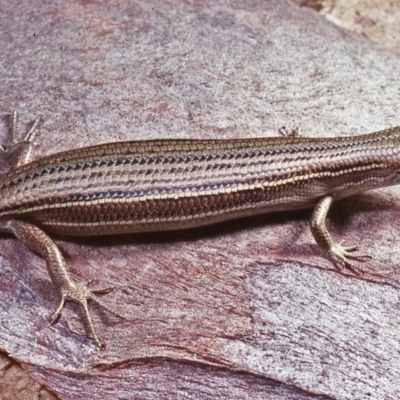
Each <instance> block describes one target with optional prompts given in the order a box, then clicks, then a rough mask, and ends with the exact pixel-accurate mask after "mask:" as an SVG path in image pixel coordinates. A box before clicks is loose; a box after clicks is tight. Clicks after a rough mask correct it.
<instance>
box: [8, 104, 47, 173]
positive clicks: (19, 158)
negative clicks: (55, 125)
mask: <svg viewBox="0 0 400 400" xmlns="http://www.w3.org/2000/svg"><path fill="white" fill-rule="evenodd" d="M17 124H18V115H17V112H16V111H13V112H12V114H11V124H10V135H11V143H10V146H9V147H7V148H5V147H4V146H1V145H0V151H2V152H3V153H4V157H5V159H6V160H7V161H8V163H9V165H10V169H13V168H16V167H19V166H20V165H24V164H27V163H29V162H31V161H32V158H33V152H34V143H33V140H34V139H35V137H36V135H37V134H38V133H39V130H38V126H39V124H40V117H37V118H36V119H35V121H34V122H33V124H32V127H31V129H30V130H29V131H28V132H27V134H26V135H25V138H24V139H23V140H21V141H19V140H18V139H17Z"/></svg>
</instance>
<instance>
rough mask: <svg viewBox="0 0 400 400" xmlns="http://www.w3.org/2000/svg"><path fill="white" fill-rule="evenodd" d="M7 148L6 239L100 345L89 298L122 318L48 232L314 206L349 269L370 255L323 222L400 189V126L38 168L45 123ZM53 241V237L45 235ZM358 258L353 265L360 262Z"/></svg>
mask: <svg viewBox="0 0 400 400" xmlns="http://www.w3.org/2000/svg"><path fill="white" fill-rule="evenodd" d="M16 122H17V115H16V112H14V113H13V114H12V117H11V135H12V143H11V145H10V147H9V148H8V149H4V148H3V149H2V152H3V163H2V169H3V174H2V175H1V176H0V230H1V231H3V232H9V233H12V234H13V235H15V237H16V238H17V239H18V240H20V241H21V242H22V243H23V244H24V245H26V246H27V247H28V248H29V249H31V250H32V251H34V252H36V253H38V254H40V255H41V256H42V257H43V258H44V259H45V260H46V264H47V269H48V272H49V275H50V277H51V279H52V281H53V283H54V285H55V287H56V289H57V291H58V292H59V295H60V297H61V302H60V305H59V307H58V308H57V310H56V311H55V313H54V314H53V316H52V318H51V320H52V321H55V320H56V319H57V317H58V316H59V315H60V313H61V311H62V308H63V306H64V303H65V301H66V300H72V301H75V302H78V303H80V304H81V305H82V307H83V309H84V312H85V316H86V320H87V323H88V326H89V330H90V334H91V336H92V337H93V339H94V341H95V342H96V344H97V345H98V346H99V347H101V346H102V342H101V340H100V338H99V337H98V335H97V333H96V331H95V329H94V326H93V322H92V319H91V317H90V314H89V311H88V306H87V301H88V300H93V301H96V302H98V303H99V304H100V305H102V306H103V307H105V308H106V309H107V310H108V311H110V312H112V313H113V314H115V315H119V314H118V313H117V312H115V311H113V310H111V309H110V308H109V307H107V306H106V305H105V304H104V303H103V302H102V301H101V300H100V299H99V298H98V296H96V294H97V293H103V292H105V291H108V290H109V289H111V288H109V289H99V290H91V289H90V288H89V284H88V283H78V282H75V281H74V280H73V279H72V278H71V276H70V274H69V272H68V270H67V268H66V264H65V261H64V258H63V256H62V254H61V252H60V250H59V248H58V247H57V245H56V244H55V243H54V242H53V241H52V239H51V238H50V237H49V236H48V233H49V234H50V233H56V234H62V235H74V236H89V235H90V236H92V235H110V234H123V233H133V232H142V231H166V230H175V229H184V228H192V227H198V226H203V225H209V224H214V223H217V222H221V221H226V220H230V219H234V218H241V217H246V216H250V215H256V214H263V213H269V212H275V211H284V210H293V209H301V208H307V207H312V208H313V209H314V211H313V214H312V218H311V232H312V234H313V236H314V238H315V240H316V242H317V243H318V244H319V246H320V247H321V248H322V249H323V250H324V251H325V253H326V254H328V255H329V256H330V257H331V258H332V259H333V261H334V262H335V264H336V265H337V266H338V267H339V268H350V269H352V270H354V271H357V265H356V263H355V261H353V260H354V259H362V258H363V257H367V256H366V255H363V254H358V253H356V252H355V250H356V247H355V246H351V247H344V246H342V245H341V244H338V243H336V242H334V241H333V239H332V237H331V235H330V234H329V232H328V230H327V228H326V225H325V220H326V216H327V213H328V210H329V207H330V205H331V204H332V202H333V201H334V200H337V199H341V198H343V197H347V196H350V195H353V194H355V193H358V192H363V191H366V190H370V189H375V188H379V187H384V186H389V185H395V184H398V183H399V182H400V127H396V128H392V129H387V130H383V131H380V132H375V133H370V134H366V135H361V136H350V137H341V138H305V137H273V138H260V139H234V140H148V141H129V142H121V143H109V144H101V145H97V146H91V147H86V148H82V149H77V150H71V151H65V152H62V153H58V154H53V155H50V156H47V157H44V158H41V159H39V160H36V161H31V158H32V153H33V140H34V137H35V135H36V134H37V132H38V129H37V126H38V123H39V119H36V121H35V123H34V124H33V126H32V129H31V130H30V131H29V132H28V134H27V135H26V137H25V139H24V140H22V141H21V142H17V140H16ZM45 232H46V233H45ZM352 259H353V260H352Z"/></svg>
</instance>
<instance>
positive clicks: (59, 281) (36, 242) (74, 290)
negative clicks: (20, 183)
mask: <svg viewBox="0 0 400 400" xmlns="http://www.w3.org/2000/svg"><path fill="white" fill-rule="evenodd" d="M0 230H1V231H7V232H10V233H12V234H14V236H15V237H16V238H17V239H18V240H19V241H20V242H21V243H23V244H24V245H25V246H27V247H28V248H29V249H30V250H32V251H34V252H35V253H38V254H40V255H41V256H42V257H43V258H44V259H45V260H46V265H47V270H48V272H49V275H50V278H51V280H52V282H53V284H54V286H55V287H56V289H57V291H58V293H59V294H60V297H61V301H60V304H59V306H58V308H57V310H56V311H55V312H54V314H53V316H52V317H51V320H50V322H52V323H53V322H55V321H56V320H57V318H58V317H59V316H60V315H61V312H62V310H63V308H64V305H65V302H66V301H67V300H71V301H74V302H76V303H78V304H80V305H81V307H82V308H83V311H84V313H85V319H86V322H87V324H88V326H89V331H90V334H91V336H92V338H93V339H94V341H95V343H96V345H97V346H98V347H99V348H103V347H104V344H103V343H102V341H101V340H100V338H99V336H98V335H97V333H96V330H95V328H94V325H93V321H92V318H91V316H90V313H89V309H88V300H92V301H94V302H96V303H98V304H99V305H100V306H101V307H103V308H104V309H106V310H107V311H109V312H110V313H112V314H113V315H115V316H117V317H120V318H123V317H122V315H121V314H119V313H118V312H117V311H114V310H112V309H111V308H109V307H108V306H106V305H105V304H104V303H103V302H102V301H101V300H100V298H99V297H98V296H97V295H98V294H104V293H108V292H110V291H111V290H113V287H108V288H101V289H90V287H89V286H90V284H91V283H92V280H90V281H88V282H76V281H75V280H73V279H72V277H71V276H70V274H69V272H68V270H67V267H66V264H65V260H64V257H63V256H62V254H61V251H60V249H59V248H58V246H57V245H56V244H55V243H54V242H53V240H52V239H51V238H50V237H49V236H48V235H47V234H46V233H45V232H43V231H42V230H41V229H40V228H38V227H37V226H35V225H33V224H31V223H29V222H27V221H23V220H18V219H12V220H5V221H4V220H3V221H0Z"/></svg>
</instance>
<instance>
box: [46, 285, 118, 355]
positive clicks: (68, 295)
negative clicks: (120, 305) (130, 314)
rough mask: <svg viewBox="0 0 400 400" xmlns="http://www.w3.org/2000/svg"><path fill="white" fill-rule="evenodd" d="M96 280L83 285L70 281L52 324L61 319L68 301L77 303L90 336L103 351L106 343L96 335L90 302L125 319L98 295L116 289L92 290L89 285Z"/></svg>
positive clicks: (62, 292) (63, 292) (62, 295)
mask: <svg viewBox="0 0 400 400" xmlns="http://www.w3.org/2000/svg"><path fill="white" fill-rule="evenodd" d="M93 281H94V280H93V279H91V280H89V281H87V282H82V283H76V282H72V281H70V282H69V283H70V284H69V285H68V286H69V288H67V289H65V288H63V289H62V291H61V301H60V304H59V306H58V307H57V309H56V310H55V312H54V313H53V315H52V316H51V318H50V323H51V324H54V323H55V322H56V321H57V319H58V318H59V317H60V315H61V312H62V310H63V308H64V305H65V302H66V301H67V300H71V301H74V302H75V303H78V304H80V305H81V306H82V308H83V311H84V313H85V317H86V322H87V324H88V326H89V331H90V334H91V335H92V338H93V340H94V341H95V343H96V345H97V346H98V347H99V348H100V349H102V348H104V347H105V345H104V343H103V342H102V341H101V339H100V338H99V336H98V335H97V333H96V330H95V328H94V325H93V321H92V317H91V316H90V313H89V308H88V300H92V301H95V302H96V303H97V304H99V305H100V306H101V307H103V308H104V309H105V310H107V311H108V312H110V313H111V314H113V315H115V316H117V317H119V318H124V317H123V316H122V315H121V314H120V313H118V312H117V311H115V310H113V309H112V308H110V307H108V306H107V305H106V304H104V303H103V302H102V301H101V300H100V298H99V297H98V296H96V294H106V293H109V292H111V291H112V290H113V289H114V287H113V286H111V287H107V288H99V289H93V290H92V289H90V288H89V285H90V284H91V283H92V282H93Z"/></svg>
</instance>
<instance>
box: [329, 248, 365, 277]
mask: <svg viewBox="0 0 400 400" xmlns="http://www.w3.org/2000/svg"><path fill="white" fill-rule="evenodd" d="M342 244H343V241H341V242H340V243H335V244H333V246H332V247H331V249H330V250H329V255H330V256H331V257H332V258H333V260H334V262H335V264H336V265H337V266H338V267H339V269H340V270H343V268H348V269H349V270H350V271H352V272H353V273H355V274H357V275H360V274H363V273H364V271H363V270H362V268H360V267H359V266H358V265H357V264H356V263H355V262H353V260H352V259H354V260H359V261H365V260H367V259H371V258H372V257H371V255H369V254H362V253H355V251H357V250H358V246H356V245H355V246H343V245H342Z"/></svg>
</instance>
